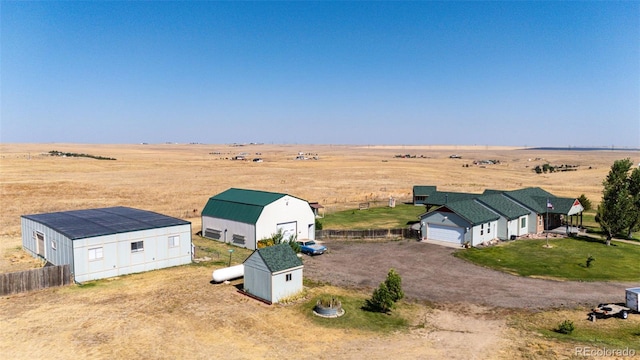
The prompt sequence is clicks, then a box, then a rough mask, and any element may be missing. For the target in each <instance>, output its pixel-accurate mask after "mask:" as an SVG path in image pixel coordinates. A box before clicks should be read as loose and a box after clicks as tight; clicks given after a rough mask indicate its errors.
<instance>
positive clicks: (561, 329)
mask: <svg viewBox="0 0 640 360" xmlns="http://www.w3.org/2000/svg"><path fill="white" fill-rule="evenodd" d="M573 330H575V326H573V321H571V320H565V321H563V322H561V323H560V324H559V325H558V328H557V329H555V332H558V333H560V334H566V335H569V334H571V333H572V332H573Z"/></svg>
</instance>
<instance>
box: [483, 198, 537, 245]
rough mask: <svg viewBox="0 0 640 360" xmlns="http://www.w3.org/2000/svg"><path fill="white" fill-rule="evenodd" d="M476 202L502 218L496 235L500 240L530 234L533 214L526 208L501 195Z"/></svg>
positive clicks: (499, 220)
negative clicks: (530, 220)
mask: <svg viewBox="0 0 640 360" xmlns="http://www.w3.org/2000/svg"><path fill="white" fill-rule="evenodd" d="M476 202H478V203H479V204H481V205H483V206H485V207H486V208H487V209H488V210H490V211H493V212H495V213H496V214H498V215H499V216H500V218H499V219H498V231H497V234H496V236H497V237H498V239H500V240H509V239H514V238H517V237H520V236H522V235H526V234H528V233H529V216H530V215H531V214H532V212H531V211H530V210H527V209H526V208H525V207H524V206H522V205H520V204H518V203H516V202H515V201H512V200H509V199H508V198H507V197H505V196H503V195H502V194H500V193H494V194H489V195H483V196H479V197H478V198H476ZM534 215H535V214H534ZM534 219H535V218H534ZM534 221H535V220H534Z"/></svg>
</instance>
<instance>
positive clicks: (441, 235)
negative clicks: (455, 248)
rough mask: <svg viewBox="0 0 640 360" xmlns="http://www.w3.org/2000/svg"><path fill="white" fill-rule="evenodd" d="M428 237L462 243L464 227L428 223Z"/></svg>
mask: <svg viewBox="0 0 640 360" xmlns="http://www.w3.org/2000/svg"><path fill="white" fill-rule="evenodd" d="M427 226H428V227H427V239H429V240H438V241H446V242H451V243H456V244H462V239H463V238H464V229H463V228H459V227H454V226H442V225H434V224H428V225H427Z"/></svg>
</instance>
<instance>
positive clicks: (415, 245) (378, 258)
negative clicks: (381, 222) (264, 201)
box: [304, 240, 638, 309]
mask: <svg viewBox="0 0 640 360" xmlns="http://www.w3.org/2000/svg"><path fill="white" fill-rule="evenodd" d="M324 244H325V245H326V246H327V247H328V248H329V250H330V251H329V252H327V253H325V254H324V255H320V256H315V257H310V256H305V257H304V275H305V276H306V277H308V278H311V279H313V280H316V281H325V282H329V283H331V284H333V285H338V286H346V287H355V288H364V289H373V288H375V287H377V286H378V285H379V284H380V282H382V281H384V279H385V278H386V275H387V272H388V271H389V269H390V268H394V269H396V270H397V271H398V273H399V274H400V276H401V277H402V287H403V289H404V292H405V295H406V296H407V297H408V298H412V299H419V300H428V301H434V302H448V303H461V302H462V303H465V302H466V303H473V304H479V305H485V306H498V307H506V308H530V309H545V308H549V307H571V306H576V305H588V306H595V305H596V304H598V303H603V302H609V301H612V302H624V289H625V288H627V287H631V286H637V285H638V284H629V283H626V284H625V283H613V282H576V281H554V280H543V279H534V278H525V277H519V276H514V275H509V274H506V273H502V272H499V271H495V270H490V269H487V268H484V267H480V266H476V265H474V264H472V263H469V262H466V261H464V260H461V259H458V258H456V257H454V256H453V252H455V251H456V249H451V248H446V247H442V246H439V245H434V244H428V243H420V242H417V241H415V240H403V241H394V242H346V241H325V242H324Z"/></svg>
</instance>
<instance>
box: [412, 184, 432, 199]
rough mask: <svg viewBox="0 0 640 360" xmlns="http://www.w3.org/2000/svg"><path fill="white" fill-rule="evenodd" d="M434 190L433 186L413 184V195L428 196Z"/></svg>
mask: <svg viewBox="0 0 640 360" xmlns="http://www.w3.org/2000/svg"><path fill="white" fill-rule="evenodd" d="M434 192H436V187H435V186H426V185H414V186H413V195H414V196H429V195H431V194H433V193H434Z"/></svg>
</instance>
